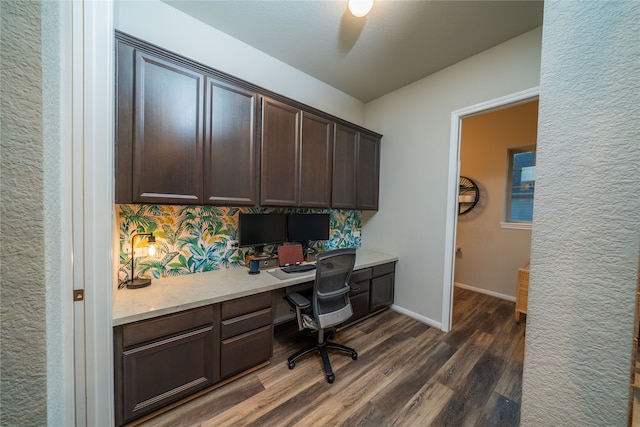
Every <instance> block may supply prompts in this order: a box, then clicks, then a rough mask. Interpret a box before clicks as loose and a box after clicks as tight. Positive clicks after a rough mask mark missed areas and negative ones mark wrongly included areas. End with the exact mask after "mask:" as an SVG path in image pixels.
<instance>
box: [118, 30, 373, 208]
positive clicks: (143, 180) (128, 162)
mask: <svg viewBox="0 0 640 427" xmlns="http://www.w3.org/2000/svg"><path fill="white" fill-rule="evenodd" d="M381 137H382V136H381V135H379V134H377V133H375V132H371V131H368V130H366V129H364V128H361V127H360V126H357V125H354V124H352V123H349V122H346V121H345V120H342V119H340V118H338V117H334V116H332V115H330V114H327V113H324V112H322V111H319V110H317V109H314V108H313V107H309V106H307V105H304V104H301V103H299V102H297V101H295V100H292V99H289V98H286V97H284V96H282V95H278V94H276V93H273V92H270V91H268V90H266V89H263V88H261V87H259V86H256V85H253V84H251V83H249V82H246V81H243V80H240V79H238V78H235V77H233V76H230V75H228V74H225V73H222V72H220V71H218V70H215V69H213V68H210V67H207V66H205V65H203V64H200V63H197V62H195V61H192V60H190V59H188V58H185V57H183V56H180V55H177V54H175V53H172V52H168V51H166V50H164V49H162V48H160V47H158V46H154V45H152V44H149V43H146V42H144V41H142V40H139V39H136V38H135V37H131V36H129V35H126V34H124V33H121V32H119V31H116V141H115V143H116V164H115V169H116V171H115V174H116V194H115V201H116V203H149V204H181V205H203V204H209V205H221V206H274V207H305V208H317V209H326V208H335V209H363V210H376V209H378V181H379V168H380V138H381Z"/></svg>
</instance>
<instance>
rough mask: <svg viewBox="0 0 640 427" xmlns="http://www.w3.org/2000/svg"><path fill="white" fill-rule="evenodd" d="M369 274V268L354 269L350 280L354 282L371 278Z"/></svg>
mask: <svg viewBox="0 0 640 427" xmlns="http://www.w3.org/2000/svg"><path fill="white" fill-rule="evenodd" d="M371 274H372V269H370V268H365V269H362V270H356V271H354V272H353V273H351V281H352V282H353V283H356V282H361V281H363V280H369V279H371Z"/></svg>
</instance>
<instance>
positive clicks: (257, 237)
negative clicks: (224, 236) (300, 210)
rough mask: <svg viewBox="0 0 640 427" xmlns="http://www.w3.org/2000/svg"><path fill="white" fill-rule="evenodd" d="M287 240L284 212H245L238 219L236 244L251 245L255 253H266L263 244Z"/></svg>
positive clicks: (244, 246)
mask: <svg viewBox="0 0 640 427" xmlns="http://www.w3.org/2000/svg"><path fill="white" fill-rule="evenodd" d="M286 240H287V216H286V215H285V214H245V213H240V215H239V220H238V245H239V246H240V247H243V248H246V247H253V248H254V252H255V254H256V255H266V254H265V252H264V247H265V245H273V244H276V243H282V242H284V241H286Z"/></svg>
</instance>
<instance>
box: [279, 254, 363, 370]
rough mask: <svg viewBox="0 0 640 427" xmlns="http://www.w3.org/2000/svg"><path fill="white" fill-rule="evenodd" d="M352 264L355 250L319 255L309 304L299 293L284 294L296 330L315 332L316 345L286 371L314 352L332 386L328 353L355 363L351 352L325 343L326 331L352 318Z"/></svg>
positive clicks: (301, 353)
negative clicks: (346, 356) (293, 313)
mask: <svg viewBox="0 0 640 427" xmlns="http://www.w3.org/2000/svg"><path fill="white" fill-rule="evenodd" d="M355 262H356V250H355V249H337V250H333V251H329V252H324V253H321V254H319V255H318V256H317V258H316V279H315V281H314V283H313V292H312V294H311V297H310V298H311V301H309V299H308V298H305V297H304V296H302V295H301V294H299V293H295V292H293V293H290V294H287V297H286V298H287V299H288V301H289V302H290V303H291V304H292V305H293V307H294V308H295V310H296V317H297V319H298V329H299V330H303V329H305V328H306V329H310V330H312V331H317V332H318V339H317V342H316V343H315V344H313V345H311V346H309V347H307V348H305V349H302V350H300V351H298V352H297V353H295V354H294V355H293V356H291V357H289V359H288V363H289V369H293V368H294V367H295V366H296V360H298V359H300V358H301V357H304V356H306V355H307V354H310V353H313V352H316V351H317V352H319V353H320V356H321V357H322V362H323V364H324V369H325V372H326V374H327V381H328V382H329V383H332V382H333V381H334V380H335V375H334V374H333V370H332V369H331V362H329V355H328V354H327V350H338V351H342V352H345V353H349V354H351V358H352V359H353V360H357V359H358V353H356V351H355V350H354V349H352V348H350V347H346V346H344V345H341V344H336V343H333V342H329V341H326V340H325V329H326V328H329V327H331V326H335V325H338V324H340V323H342V322H344V321H345V320H347V319H349V318H350V317H351V316H352V315H353V309H352V308H351V302H350V301H349V291H350V290H352V289H353V290H357V286H356V285H351V284H349V278H350V277H351V272H352V271H353V266H354V265H355Z"/></svg>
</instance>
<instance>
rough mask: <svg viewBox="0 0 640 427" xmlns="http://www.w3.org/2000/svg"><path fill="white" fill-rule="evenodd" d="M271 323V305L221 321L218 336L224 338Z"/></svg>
mask: <svg viewBox="0 0 640 427" xmlns="http://www.w3.org/2000/svg"><path fill="white" fill-rule="evenodd" d="M270 324H271V307H269V308H263V309H262V310H260V311H255V312H253V313H249V314H245V315H242V316H238V317H234V318H232V319H227V320H223V321H222V327H221V331H220V334H221V335H220V337H221V338H222V339H226V338H229V337H232V336H234V335H239V334H243V333H245V332H248V331H251V330H253V329H257V328H260V327H262V326H268V325H270Z"/></svg>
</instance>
